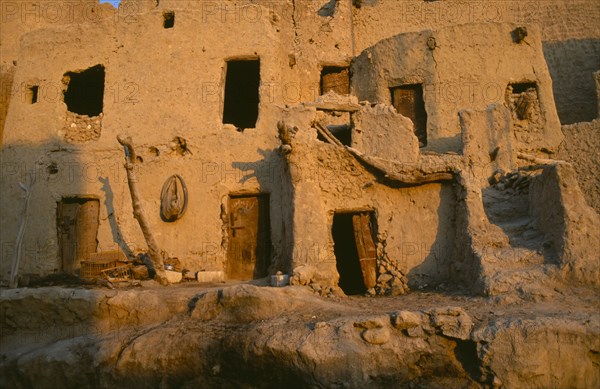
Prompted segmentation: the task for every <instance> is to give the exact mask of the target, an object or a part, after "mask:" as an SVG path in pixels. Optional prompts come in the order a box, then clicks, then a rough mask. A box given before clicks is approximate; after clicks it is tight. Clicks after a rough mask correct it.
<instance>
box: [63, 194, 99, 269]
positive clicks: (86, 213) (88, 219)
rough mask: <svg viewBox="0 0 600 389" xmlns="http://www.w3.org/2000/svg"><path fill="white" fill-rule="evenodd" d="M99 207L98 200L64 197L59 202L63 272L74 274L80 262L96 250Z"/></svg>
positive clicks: (79, 267) (79, 266)
mask: <svg viewBox="0 0 600 389" xmlns="http://www.w3.org/2000/svg"><path fill="white" fill-rule="evenodd" d="M99 210H100V202H99V201H98V200H97V199H85V198H65V199H63V200H62V201H60V202H58V205H57V211H56V225H57V230H58V242H59V243H58V244H59V249H60V256H61V261H62V270H63V271H65V272H68V273H72V274H77V273H78V272H79V270H80V269H81V261H82V260H86V259H87V257H88V256H89V254H91V253H95V252H96V248H97V245H98V241H97V240H96V237H97V234H98V215H99Z"/></svg>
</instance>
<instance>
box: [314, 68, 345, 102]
mask: <svg viewBox="0 0 600 389" xmlns="http://www.w3.org/2000/svg"><path fill="white" fill-rule="evenodd" d="M320 89H321V95H324V94H326V93H327V92H329V91H333V92H335V93H337V94H338V95H347V94H349V93H350V71H349V69H348V67H342V66H324V67H323V70H322V71H321V83H320Z"/></svg>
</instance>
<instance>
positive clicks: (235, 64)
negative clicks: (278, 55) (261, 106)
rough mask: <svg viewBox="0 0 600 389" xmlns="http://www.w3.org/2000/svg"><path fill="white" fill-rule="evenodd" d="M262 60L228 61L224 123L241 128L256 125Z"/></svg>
mask: <svg viewBox="0 0 600 389" xmlns="http://www.w3.org/2000/svg"><path fill="white" fill-rule="evenodd" d="M259 86H260V60H258V59H256V60H243V61H228V62H227V76H226V79H225V103H224V107H223V123H224V124H225V123H226V124H233V125H234V126H236V127H237V128H239V129H244V128H254V127H256V120H257V119H258V103H259V93H258V91H259Z"/></svg>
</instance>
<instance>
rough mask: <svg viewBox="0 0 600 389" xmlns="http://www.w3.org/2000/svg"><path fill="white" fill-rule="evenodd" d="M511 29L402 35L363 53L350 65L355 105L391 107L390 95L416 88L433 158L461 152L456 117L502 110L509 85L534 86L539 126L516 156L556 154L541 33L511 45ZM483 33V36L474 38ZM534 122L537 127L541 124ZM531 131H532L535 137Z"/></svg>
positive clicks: (498, 27)
mask: <svg viewBox="0 0 600 389" xmlns="http://www.w3.org/2000/svg"><path fill="white" fill-rule="evenodd" d="M517 27H518V25H516V24H491V23H488V24H470V25H463V26H453V27H444V28H441V29H438V30H433V31H431V30H425V31H421V32H418V33H406V34H400V35H397V36H395V37H392V38H388V39H386V40H383V41H381V42H379V43H377V44H375V45H374V46H372V47H369V48H368V49H366V50H365V51H363V52H362V53H361V54H360V55H359V56H358V57H357V59H356V60H355V62H354V64H353V72H354V75H355V76H354V78H353V81H352V82H353V90H354V92H355V93H356V95H357V97H358V98H359V100H369V101H371V102H378V103H384V104H391V103H392V101H391V99H392V96H391V93H390V88H393V87H397V86H402V85H409V84H422V88H423V99H424V104H425V109H426V111H427V146H426V147H424V148H423V150H426V151H427V150H431V151H437V152H446V151H454V152H458V151H460V149H461V147H462V146H461V136H460V132H461V130H460V124H459V117H458V112H459V111H460V110H462V109H466V108H469V109H475V110H484V109H486V107H487V106H488V105H491V104H506V105H509V102H508V101H507V100H506V90H507V89H508V88H509V86H510V84H513V83H524V82H526V83H533V84H534V85H536V89H537V101H538V104H539V107H540V110H541V112H539V113H538V115H537V116H536V117H537V118H538V119H539V120H541V121H542V125H540V124H539V123H537V122H536V123H537V124H536V125H535V126H533V127H532V128H529V127H527V131H529V135H530V136H528V137H521V138H520V142H519V144H518V145H517V147H518V148H520V149H526V150H533V149H541V148H546V149H550V150H552V149H555V148H556V147H557V146H558V145H559V144H560V142H561V140H562V134H561V133H560V123H559V120H558V116H557V114H556V110H555V106H554V100H553V95H552V80H551V79H550V76H549V73H548V69H547V67H546V63H545V61H544V57H543V53H542V47H541V38H540V32H539V31H538V30H537V29H535V28H529V29H528V34H529V35H528V36H527V38H526V39H525V41H522V42H520V43H517V42H515V41H514V39H513V35H514V31H515V29H516V28H517ZM483 30H485V31H486V33H485V34H480V33H479V32H480V31H483ZM539 120H538V121H539ZM532 129H535V131H533V130H532Z"/></svg>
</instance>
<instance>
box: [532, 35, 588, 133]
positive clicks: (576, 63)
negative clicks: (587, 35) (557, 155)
mask: <svg viewBox="0 0 600 389" xmlns="http://www.w3.org/2000/svg"><path fill="white" fill-rule="evenodd" d="M542 49H543V51H544V57H545V59H546V63H547V64H548V70H549V71H550V76H551V77H552V85H553V90H554V101H555V103H556V110H557V111H558V116H559V118H560V122H561V124H572V123H578V122H589V121H592V120H594V119H595V118H597V117H598V114H599V113H598V112H597V110H598V105H597V96H596V85H595V81H594V72H596V71H598V70H599V68H598V64H600V39H570V40H566V41H562V42H543V43H542Z"/></svg>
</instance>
